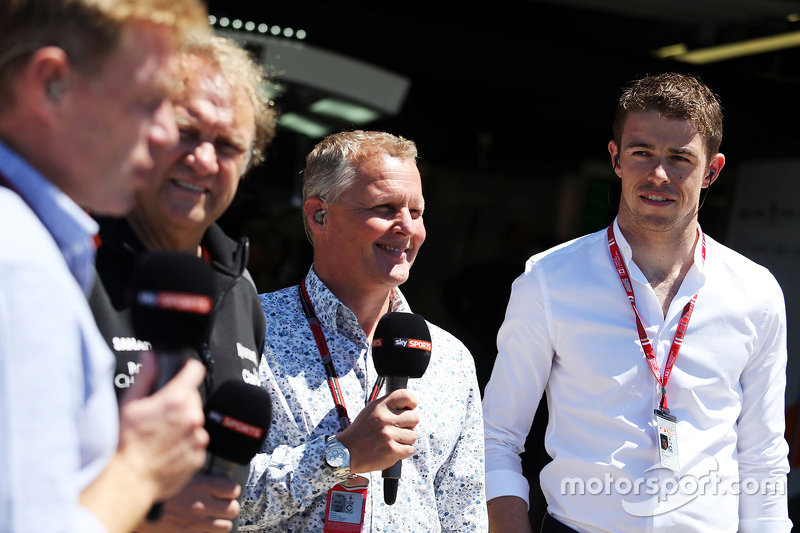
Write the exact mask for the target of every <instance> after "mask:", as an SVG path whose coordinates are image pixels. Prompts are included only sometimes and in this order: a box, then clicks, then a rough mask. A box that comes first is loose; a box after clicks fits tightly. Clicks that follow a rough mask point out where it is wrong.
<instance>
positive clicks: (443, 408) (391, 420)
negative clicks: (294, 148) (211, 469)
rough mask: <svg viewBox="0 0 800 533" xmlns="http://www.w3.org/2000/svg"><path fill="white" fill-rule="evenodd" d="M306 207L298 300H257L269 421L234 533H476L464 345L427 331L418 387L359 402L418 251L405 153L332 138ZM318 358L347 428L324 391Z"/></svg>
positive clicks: (309, 182) (480, 491)
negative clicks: (309, 248)
mask: <svg viewBox="0 0 800 533" xmlns="http://www.w3.org/2000/svg"><path fill="white" fill-rule="evenodd" d="M303 196H304V206H303V210H304V222H305V225H306V231H307V233H308V235H309V238H310V239H311V240H312V243H313V245H314V265H313V266H312V267H311V269H310V271H309V273H308V275H307V276H306V278H305V280H304V281H303V284H302V290H300V288H299V287H297V286H295V287H290V288H287V289H283V290H281V291H278V292H275V293H271V294H265V295H262V296H261V299H262V304H263V307H264V313H265V315H266V320H267V333H266V345H265V349H264V357H263V359H262V363H261V369H260V371H261V378H262V380H263V384H264V387H265V388H266V390H267V391H269V393H270V395H271V396H272V400H273V420H272V428H271V430H270V433H269V437H268V440H267V442H266V444H265V446H264V448H263V450H262V453H260V454H258V455H257V456H256V457H255V459H254V460H253V462H252V463H251V469H250V480H249V483H248V486H247V488H246V489H245V495H244V499H243V500H244V501H243V509H242V513H241V522H240V528H239V529H240V530H241V531H275V532H278V531H279V532H281V533H284V532H289V531H296V532H299V531H304V532H316V531H319V532H322V531H323V530H324V531H326V532H328V531H375V532H377V531H381V532H382V531H391V532H420V531H424V532H438V531H480V532H485V531H487V529H488V525H487V517H486V499H485V494H484V465H483V440H482V439H483V429H482V421H481V408H480V393H479V389H478V385H477V381H476V378H475V368H474V364H473V361H472V356H471V355H470V353H469V351H468V350H467V349H466V348H465V347H464V345H463V344H461V342H459V341H458V340H457V339H456V338H454V337H453V336H452V335H450V334H448V333H447V332H445V331H443V330H442V329H440V328H437V327H436V326H434V325H432V324H429V327H430V331H431V340H432V343H433V349H432V354H431V362H430V365H429V366H428V369H427V371H426V372H425V375H424V376H423V377H422V378H421V379H412V380H409V384H408V389H407V390H398V391H395V392H393V393H391V394H388V395H385V396H379V397H378V398H377V399H376V400H374V401H372V402H369V401H368V395H371V391H372V388H373V384H374V383H375V381H376V378H377V377H378V376H377V374H376V372H375V367H374V366H373V363H372V355H371V351H370V343H371V341H372V335H373V333H374V331H375V326H376V325H377V323H378V321H379V320H380V318H381V316H383V314H384V313H386V312H388V311H400V312H411V310H410V308H409V306H408V303H407V302H406V300H405V298H404V297H403V295H402V294H401V293H400V290H399V289H398V288H397V287H398V286H399V285H400V284H402V283H403V282H405V281H406V279H408V275H409V271H410V269H411V265H412V264H413V262H414V259H415V258H416V255H417V252H418V251H419V248H420V246H421V245H422V243H423V241H424V240H425V227H424V225H423V222H422V212H423V209H424V204H425V201H424V198H423V196H422V184H421V181H420V176H419V172H418V170H417V166H416V147H415V145H414V143H413V142H411V141H408V140H405V139H402V138H398V137H395V136H393V135H389V134H386V133H376V132H362V131H354V132H346V133H340V134H336V135H332V136H330V137H328V138H326V139H324V140H323V141H322V142H321V143H320V144H319V145H317V147H316V148H314V150H313V151H312V152H311V154H310V155H309V156H308V159H307V164H306V169H305V174H304V185H303ZM301 295H302V299H303V300H304V301H305V305H306V307H307V309H308V311H306V312H304V309H303V302H302V301H301ZM306 313H308V314H309V315H310V316H311V317H312V320H311V322H313V321H314V320H313V316H314V315H316V319H317V320H318V323H319V325H320V327H321V331H322V333H323V334H324V337H325V338H324V339H321V340H320V342H317V341H315V337H314V335H313V334H312V330H311V327H310V321H309V319H308V318H307V314H306ZM326 349H329V350H330V354H331V360H332V366H333V372H334V373H335V374H336V375H337V376H338V386H337V388H338V389H339V392H340V396H341V397H342V398H343V402H340V403H342V404H344V406H345V408H346V411H347V416H346V417H341V418H340V415H339V414H338V413H337V407H336V404H335V401H334V397H333V394H332V387H329V386H328V373H327V372H326V367H325V366H324V365H323V362H322V357H321V356H320V351H325V350H326ZM340 412H341V411H340ZM348 421H349V422H350V424H349V425H348ZM398 460H403V465H404V466H403V472H402V479H401V480H400V482H399V489H398V495H397V501H396V503H395V504H394V505H387V504H386V503H384V495H383V492H384V490H383V479H382V477H381V474H380V471H381V470H383V469H386V468H388V467H390V466H391V465H393V464H394V463H395V462H396V461H398ZM356 474H358V476H356ZM364 486H367V489H366V493H364V490H363V487H364ZM359 488H361V490H360V491H359V490H358V489H359ZM329 500H331V502H332V504H331V505H330V508H328V506H329ZM348 504H349V507H348Z"/></svg>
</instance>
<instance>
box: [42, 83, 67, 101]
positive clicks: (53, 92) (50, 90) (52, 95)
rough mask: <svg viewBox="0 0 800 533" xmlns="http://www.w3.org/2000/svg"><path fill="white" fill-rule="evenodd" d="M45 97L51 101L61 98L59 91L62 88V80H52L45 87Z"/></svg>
mask: <svg viewBox="0 0 800 533" xmlns="http://www.w3.org/2000/svg"><path fill="white" fill-rule="evenodd" d="M45 90H46V91H47V97H48V98H49V99H50V100H52V101H53V102H58V101H59V100H61V92H62V91H63V90H64V80H53V81H51V82H50V83H48V84H47V87H46V88H45Z"/></svg>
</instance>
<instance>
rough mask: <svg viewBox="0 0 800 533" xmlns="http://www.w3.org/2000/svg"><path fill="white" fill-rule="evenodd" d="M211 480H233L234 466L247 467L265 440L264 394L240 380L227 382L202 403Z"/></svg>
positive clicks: (267, 408)
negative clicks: (204, 406)
mask: <svg viewBox="0 0 800 533" xmlns="http://www.w3.org/2000/svg"><path fill="white" fill-rule="evenodd" d="M205 411H206V425H205V428H206V431H207V432H208V436H209V442H208V453H209V459H208V463H207V466H206V469H205V472H206V474H207V475H209V476H211V477H224V478H227V479H232V478H233V469H234V468H235V467H236V465H247V464H250V459H252V458H253V456H254V455H255V454H257V453H258V451H259V450H260V449H261V446H262V445H263V444H264V440H266V438H267V432H268V431H269V425H270V420H271V419H272V406H271V403H270V399H269V394H268V393H267V391H265V390H264V389H262V388H261V387H256V386H255V385H249V384H247V383H245V382H244V381H238V380H233V379H232V380H228V381H226V382H225V383H223V384H222V385H220V386H219V387H218V388H217V390H215V391H214V393H213V394H212V395H211V398H209V400H208V402H207V403H206V409H205Z"/></svg>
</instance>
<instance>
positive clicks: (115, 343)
mask: <svg viewBox="0 0 800 533" xmlns="http://www.w3.org/2000/svg"><path fill="white" fill-rule="evenodd" d="M111 347H112V348H114V351H115V352H146V351H148V350H152V349H153V345H152V344H150V343H149V342H147V341H142V340H139V339H137V338H136V337H114V338H112V339H111Z"/></svg>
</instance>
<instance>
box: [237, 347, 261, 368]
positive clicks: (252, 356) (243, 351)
mask: <svg viewBox="0 0 800 533" xmlns="http://www.w3.org/2000/svg"><path fill="white" fill-rule="evenodd" d="M236 352H237V353H238V354H239V357H241V358H242V359H247V360H248V361H252V362H253V364H254V365H256V366H258V357H256V352H255V350H251V349H250V348H248V347H247V346H243V345H242V343H240V342H237V343H236Z"/></svg>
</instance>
